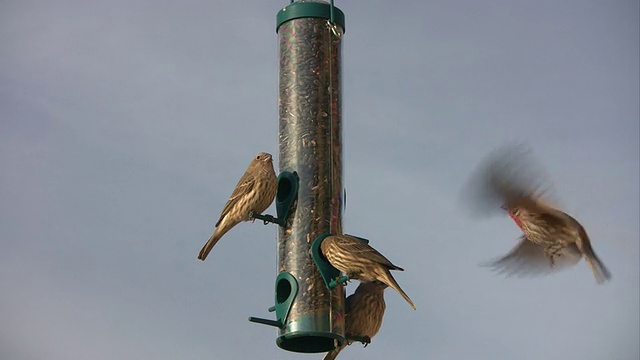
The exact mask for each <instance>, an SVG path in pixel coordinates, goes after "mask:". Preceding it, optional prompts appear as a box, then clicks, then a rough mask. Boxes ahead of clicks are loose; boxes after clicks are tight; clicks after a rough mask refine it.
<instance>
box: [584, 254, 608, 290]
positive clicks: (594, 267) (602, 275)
mask: <svg viewBox="0 0 640 360" xmlns="http://www.w3.org/2000/svg"><path fill="white" fill-rule="evenodd" d="M590 250H591V251H590V252H587V253H585V256H584V257H585V258H586V259H587V263H588V264H589V267H590V268H591V271H593V275H594V276H595V277H596V281H597V282H598V284H602V283H603V282H605V281H607V280H609V279H611V273H610V272H609V270H608V269H607V267H606V266H604V264H603V263H602V261H600V258H598V255H596V253H595V252H594V251H593V250H592V249H590Z"/></svg>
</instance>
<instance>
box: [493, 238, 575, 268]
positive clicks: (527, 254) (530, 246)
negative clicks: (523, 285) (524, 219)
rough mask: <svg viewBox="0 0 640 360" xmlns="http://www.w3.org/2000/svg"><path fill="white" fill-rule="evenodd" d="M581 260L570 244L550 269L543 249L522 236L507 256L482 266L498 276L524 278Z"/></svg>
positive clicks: (573, 246)
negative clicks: (493, 271) (489, 268)
mask: <svg viewBox="0 0 640 360" xmlns="http://www.w3.org/2000/svg"><path fill="white" fill-rule="evenodd" d="M581 258H582V254H581V253H580V251H579V250H578V248H577V247H576V246H575V245H574V244H572V245H570V246H568V247H566V248H564V249H563V250H562V252H561V253H560V254H559V255H558V256H557V257H556V258H555V259H554V265H553V267H552V266H551V261H550V260H549V258H548V257H547V256H546V255H545V249H544V247H543V246H540V245H537V244H534V243H532V242H531V241H529V240H527V238H526V237H524V236H522V237H520V243H519V244H518V245H517V246H516V247H514V248H513V249H512V250H511V251H510V252H509V253H508V254H507V255H505V256H503V257H502V258H500V259H498V260H495V261H491V262H489V263H487V264H484V265H485V266H488V267H491V268H493V269H494V270H495V271H497V272H498V273H500V274H506V275H507V276H513V275H515V276H519V277H524V276H535V275H543V274H550V273H554V272H557V271H560V270H562V269H566V268H567V267H570V266H572V265H575V264H576V263H578V261H580V259H581Z"/></svg>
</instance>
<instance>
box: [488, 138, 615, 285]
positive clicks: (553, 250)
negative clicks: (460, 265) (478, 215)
mask: <svg viewBox="0 0 640 360" xmlns="http://www.w3.org/2000/svg"><path fill="white" fill-rule="evenodd" d="M481 168H482V170H483V171H482V176H481V178H480V181H481V184H482V188H481V189H482V192H483V193H482V194H481V196H480V197H479V198H476V200H478V199H483V200H484V201H485V205H486V204H487V202H486V201H487V200H489V202H488V203H495V200H497V201H499V202H500V203H501V205H500V207H501V208H502V209H503V210H505V211H506V212H507V213H508V215H509V216H510V217H511V218H512V219H513V220H514V222H515V223H516V224H517V225H518V227H519V228H520V229H521V230H522V232H523V233H524V235H523V236H522V237H521V238H520V243H519V244H518V245H517V246H516V247H515V248H514V249H513V250H511V252H509V253H508V254H507V255H505V256H503V257H502V258H500V259H498V260H496V261H494V262H491V263H490V264H488V265H489V266H491V267H493V268H494V269H497V270H499V271H500V272H503V273H506V274H509V275H533V274H538V273H549V272H554V271H557V270H560V269H564V268H567V267H569V266H572V265H575V264H576V263H578V262H579V261H580V259H581V258H582V257H583V256H584V258H585V259H586V261H587V263H588V264H589V267H590V268H591V271H592V272H593V274H594V276H595V278H596V281H597V282H598V283H603V282H604V281H606V280H609V279H610V278H611V273H610V272H609V270H607V268H606V267H605V265H604V264H603V263H602V261H601V260H600V259H599V258H598V256H597V255H596V253H595V251H594V250H593V248H592V246H591V240H590V239H589V236H588V235H587V232H586V230H585V229H584V227H583V226H582V225H581V224H580V223H579V222H578V221H577V220H576V219H574V218H573V217H572V216H571V215H569V214H567V213H565V212H564V211H562V210H560V209H558V208H556V207H555V206H553V205H552V204H551V202H550V201H549V200H547V199H545V198H544V195H545V193H546V191H545V190H541V189H542V184H543V182H544V181H542V177H541V175H540V173H539V170H538V171H536V170H535V169H534V164H533V161H532V159H530V157H529V156H528V152H527V151H522V150H520V149H517V148H515V147H507V148H504V149H501V150H500V151H498V152H496V153H495V154H493V155H492V156H491V157H490V159H489V160H488V161H487V163H486V164H485V165H483V166H482V167H481Z"/></svg>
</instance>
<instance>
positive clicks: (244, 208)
mask: <svg viewBox="0 0 640 360" xmlns="http://www.w3.org/2000/svg"><path fill="white" fill-rule="evenodd" d="M277 190H278V178H277V176H276V173H275V171H274V170H273V158H272V157H271V154H268V153H265V152H261V153H259V154H258V155H256V156H255V157H254V158H253V160H252V161H251V163H250V164H249V167H248V168H247V171H245V173H244V175H242V177H241V178H240V181H238V184H237V185H236V187H235V189H233V193H232V194H231V197H230V198H229V200H228V201H227V203H226V204H225V206H224V208H223V209H222V214H220V219H218V222H217V223H216V229H215V231H214V232H213V234H212V235H211V237H210V238H209V241H207V243H206V244H205V245H204V247H202V250H200V254H199V255H198V259H200V260H204V259H206V258H207V255H209V252H210V251H211V249H213V246H214V245H215V244H216V243H217V242H218V241H219V240H220V238H222V236H223V235H224V234H226V233H227V232H228V231H229V230H231V229H232V228H233V227H234V226H236V225H237V224H239V223H240V222H242V221H249V220H252V219H251V218H250V217H249V212H251V211H253V212H254V213H255V214H260V213H262V212H263V211H265V210H266V209H267V208H268V207H269V205H271V203H272V202H273V199H274V198H275V196H276V192H277Z"/></svg>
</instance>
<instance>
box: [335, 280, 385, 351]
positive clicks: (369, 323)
mask: <svg viewBox="0 0 640 360" xmlns="http://www.w3.org/2000/svg"><path fill="white" fill-rule="evenodd" d="M386 288H387V284H385V283H383V282H381V281H371V282H363V283H360V285H359V286H358V287H357V288H356V291H355V292H354V293H353V294H351V295H349V297H347V301H346V303H345V319H344V321H345V330H344V334H345V337H346V338H347V341H346V342H345V343H344V344H342V346H341V347H339V348H336V349H334V350H332V351H329V352H328V353H327V355H326V356H325V357H324V359H323V360H334V359H335V358H336V357H337V356H338V354H339V353H340V352H341V351H342V350H343V349H344V348H345V347H346V346H347V345H351V343H353V342H354V341H360V342H363V343H364V344H365V345H364V346H365V347H366V346H367V345H369V343H370V342H371V339H372V338H373V337H374V336H375V335H376V334H377V333H378V331H379V330H380V327H381V326H382V318H383V317H384V310H385V308H386V305H385V303H384V290H385V289H386Z"/></svg>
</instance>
